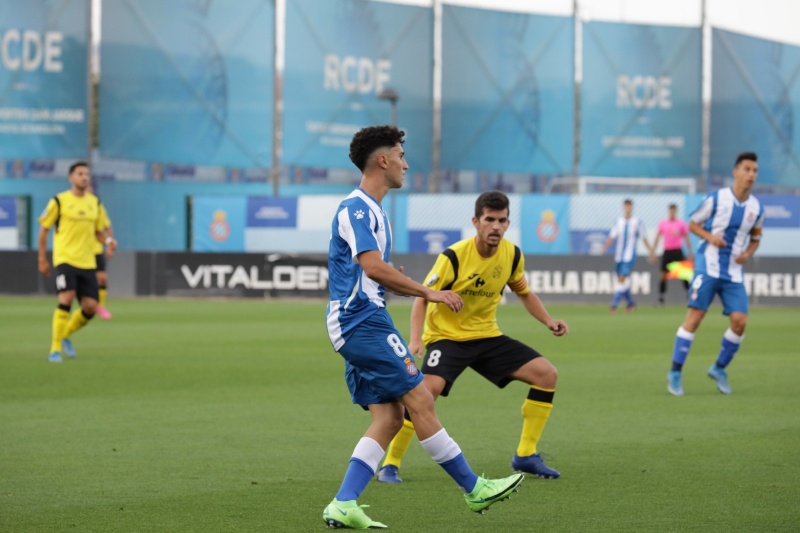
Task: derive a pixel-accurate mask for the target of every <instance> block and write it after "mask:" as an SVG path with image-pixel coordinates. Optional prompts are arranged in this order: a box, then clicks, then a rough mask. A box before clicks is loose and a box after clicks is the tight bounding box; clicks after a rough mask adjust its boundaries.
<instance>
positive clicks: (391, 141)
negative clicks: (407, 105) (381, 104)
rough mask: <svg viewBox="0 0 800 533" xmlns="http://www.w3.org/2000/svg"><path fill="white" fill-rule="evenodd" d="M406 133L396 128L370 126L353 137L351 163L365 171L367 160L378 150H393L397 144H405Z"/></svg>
mask: <svg viewBox="0 0 800 533" xmlns="http://www.w3.org/2000/svg"><path fill="white" fill-rule="evenodd" d="M405 134H406V133H405V132H404V131H402V130H400V129H398V128H397V127H396V126H368V127H366V128H362V129H360V130H359V131H357V132H356V134H355V135H353V140H352V141H350V161H352V162H353V164H355V166H357V167H358V170H360V171H362V172H363V171H364V168H366V166H367V160H368V159H369V156H371V155H372V153H373V152H375V150H377V149H378V148H392V147H393V146H394V145H395V144H397V143H400V144H403V143H404V142H405V141H404V140H403V137H404V136H405Z"/></svg>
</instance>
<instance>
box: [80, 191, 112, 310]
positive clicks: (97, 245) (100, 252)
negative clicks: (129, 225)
mask: <svg viewBox="0 0 800 533" xmlns="http://www.w3.org/2000/svg"><path fill="white" fill-rule="evenodd" d="M86 192H88V193H90V194H94V187H92V185H91V183H90V184H89V188H88V189H86ZM100 222H101V226H102V228H103V231H104V232H105V234H106V239H107V238H109V237H113V236H114V229H113V228H112V227H111V219H110V218H108V211H106V207H105V206H104V205H103V203H102V202H100ZM92 247H93V249H94V260H95V263H97V290H98V294H99V298H98V300H97V315H98V316H99V317H100V318H102V319H103V320H110V319H111V311H109V310H108V309H107V308H106V299H107V297H108V272H107V271H106V253H105V250H104V249H103V248H104V246H103V243H101V242H100V241H98V240H95V241H94V243H93V244H92ZM111 255H113V252H112V253H111V254H109V255H108V257H111Z"/></svg>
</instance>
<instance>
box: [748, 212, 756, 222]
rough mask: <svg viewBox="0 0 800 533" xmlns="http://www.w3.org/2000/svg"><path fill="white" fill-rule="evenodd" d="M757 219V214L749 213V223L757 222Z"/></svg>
mask: <svg viewBox="0 0 800 533" xmlns="http://www.w3.org/2000/svg"><path fill="white" fill-rule="evenodd" d="M755 218H756V214H755V213H753V212H752V211H749V212H748V213H747V221H748V222H752V221H753V220H755Z"/></svg>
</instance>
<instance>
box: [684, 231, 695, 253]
mask: <svg viewBox="0 0 800 533" xmlns="http://www.w3.org/2000/svg"><path fill="white" fill-rule="evenodd" d="M683 239H684V240H685V241H686V250H687V253H686V257H687V258H689V259H691V258H692V257H694V253H693V252H692V239H691V237H689V233H688V232H687V233H686V235H684V236H683Z"/></svg>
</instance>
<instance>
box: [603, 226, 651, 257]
mask: <svg viewBox="0 0 800 533" xmlns="http://www.w3.org/2000/svg"><path fill="white" fill-rule="evenodd" d="M644 232H645V229H644V223H643V222H642V220H641V219H640V218H639V217H631V218H625V217H619V219H617V221H616V222H615V223H614V225H613V226H611V231H610V232H609V234H608V236H609V237H610V238H612V239H616V248H615V249H614V261H615V262H616V263H629V262H631V261H633V260H634V259H636V244H637V243H638V242H639V236H640V235H642V234H643V233H644Z"/></svg>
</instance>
